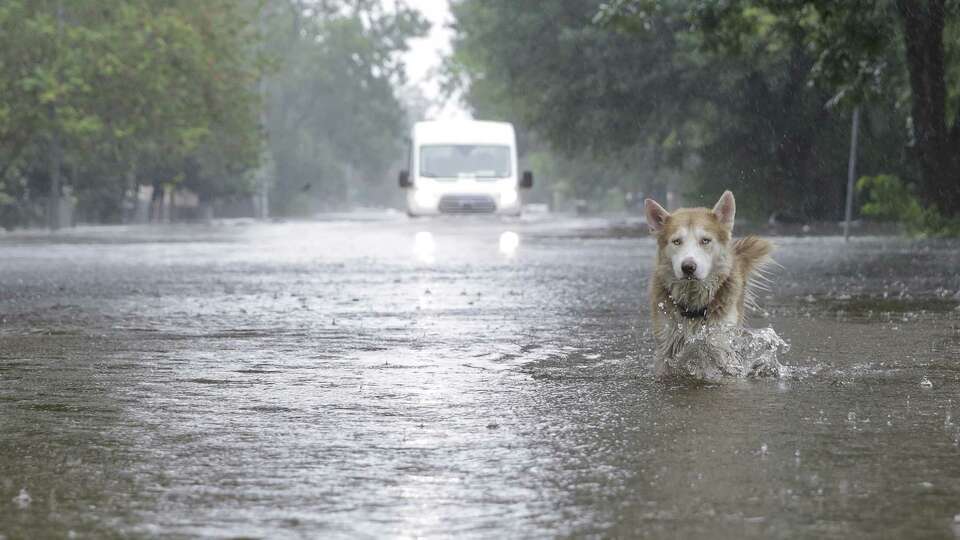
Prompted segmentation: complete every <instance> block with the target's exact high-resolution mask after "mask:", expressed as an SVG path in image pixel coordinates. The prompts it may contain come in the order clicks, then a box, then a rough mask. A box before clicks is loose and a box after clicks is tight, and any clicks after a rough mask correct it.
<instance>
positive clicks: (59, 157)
mask: <svg viewBox="0 0 960 540" xmlns="http://www.w3.org/2000/svg"><path fill="white" fill-rule="evenodd" d="M62 36H63V0H58V1H57V42H56V46H55V49H54V51H55V52H54V62H59V61H60V48H61V46H62ZM58 79H59V77H58ZM58 82H59V81H58ZM50 128H51V130H52V133H51V134H50V163H49V167H50V171H49V173H50V196H49V197H48V199H47V223H48V225H49V227H50V230H51V231H55V230H57V229H59V228H60V184H61V181H60V169H61V167H62V165H63V150H62V148H61V146H60V124H59V118H58V115H57V104H56V102H54V103H51V104H50Z"/></svg>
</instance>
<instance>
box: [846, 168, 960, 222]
mask: <svg viewBox="0 0 960 540" xmlns="http://www.w3.org/2000/svg"><path fill="white" fill-rule="evenodd" d="M857 191H859V192H861V193H865V194H866V197H867V202H865V203H864V204H863V207H862V208H861V212H862V213H863V215H865V216H869V217H872V218H876V219H879V220H883V221H895V222H898V223H900V224H902V225H903V227H904V229H905V230H906V232H907V234H909V235H911V236H920V237H956V236H960V218H950V217H946V216H944V215H943V214H942V213H941V212H940V211H939V210H938V209H937V207H936V206H930V207H926V208H925V207H924V206H923V205H922V204H921V203H920V200H919V199H918V198H917V196H916V194H915V193H914V191H913V189H911V187H910V186H908V185H907V184H905V183H904V182H903V181H901V180H900V178H898V177H896V176H892V175H887V174H880V175H876V176H863V177H861V178H860V180H858V181H857Z"/></svg>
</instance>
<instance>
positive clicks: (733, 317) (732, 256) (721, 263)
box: [644, 191, 773, 380]
mask: <svg viewBox="0 0 960 540" xmlns="http://www.w3.org/2000/svg"><path fill="white" fill-rule="evenodd" d="M644 210H645V213H646V218H647V224H648V225H649V226H650V229H651V233H652V234H655V235H656V239H657V259H656V267H655V268H654V272H653V278H652V279H651V284H650V299H651V308H652V318H653V333H654V337H655V339H656V342H657V350H656V359H655V365H654V371H655V372H656V374H657V376H658V377H673V376H681V377H693V378H696V379H704V380H716V379H719V378H721V377H723V376H724V375H744V374H746V373H745V372H747V371H749V370H750V368H751V366H749V365H748V366H744V365H743V362H742V361H741V358H740V357H739V355H738V353H737V343H736V340H737V338H738V333H737V330H738V329H740V328H741V327H742V324H743V320H744V314H745V310H746V309H748V308H753V307H755V303H754V300H755V295H754V291H755V288H756V287H757V286H758V281H761V280H762V279H763V277H762V274H761V273H760V272H761V271H762V270H763V268H764V267H765V266H766V265H768V264H769V263H770V262H771V259H770V253H771V252H772V251H773V245H772V244H771V243H770V242H768V241H766V240H764V239H761V238H757V237H755V236H747V237H745V238H741V239H739V240H734V239H733V220H734V215H735V213H736V202H735V201H734V198H733V194H732V193H731V192H729V191H725V192H724V193H723V195H722V196H721V197H720V200H719V201H717V204H716V205H715V206H714V207H713V209H712V210H709V209H707V208H681V209H679V210H676V211H674V212H673V213H670V212H667V210H665V209H664V208H663V207H662V206H660V205H659V204H657V202H656V201H654V200H653V199H647V200H646V201H644Z"/></svg>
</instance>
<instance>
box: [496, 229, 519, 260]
mask: <svg viewBox="0 0 960 540" xmlns="http://www.w3.org/2000/svg"><path fill="white" fill-rule="evenodd" d="M519 247H520V235H518V234H517V233H515V232H513V231H505V232H503V233H501V234H500V253H501V254H502V255H506V256H507V257H512V256H514V255H516V253H517V248H519Z"/></svg>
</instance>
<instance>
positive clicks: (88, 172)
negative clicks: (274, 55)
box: [0, 0, 261, 224]
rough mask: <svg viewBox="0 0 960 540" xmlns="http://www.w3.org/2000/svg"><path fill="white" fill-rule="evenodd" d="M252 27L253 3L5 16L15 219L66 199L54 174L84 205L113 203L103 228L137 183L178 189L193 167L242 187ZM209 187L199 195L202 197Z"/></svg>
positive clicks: (24, 5) (46, 1)
mask: <svg viewBox="0 0 960 540" xmlns="http://www.w3.org/2000/svg"><path fill="white" fill-rule="evenodd" d="M256 14H257V4H256V3H254V2H253V1H244V2H231V1H229V0H211V1H208V2H203V3H202V5H199V4H197V3H195V2H190V1H187V0H174V1H170V2H164V3H157V2H144V1H138V0H103V1H100V0H96V1H94V0H74V1H70V2H64V1H56V0H35V1H34V0H31V1H26V0H11V1H9V2H5V3H4V4H3V5H2V6H0V160H2V161H0V162H2V163H3V166H2V168H0V189H2V191H3V192H5V193H6V194H7V197H6V199H7V202H8V203H10V202H11V201H13V202H15V203H16V205H13V204H8V205H7V208H8V210H9V208H10V207H11V206H15V207H16V208H18V209H23V208H27V209H29V208H31V206H32V202H33V201H37V199H38V198H39V197H47V196H50V195H53V196H58V195H59V194H58V193H50V191H51V189H52V184H51V182H50V177H51V176H52V173H54V172H59V173H63V174H64V177H65V179H66V183H67V184H68V185H69V186H70V187H71V188H72V189H73V192H74V194H75V195H76V196H77V197H78V198H79V200H80V202H81V204H85V203H86V202H87V201H91V202H92V201H95V202H96V203H97V204H101V203H104V202H105V201H106V203H107V204H106V206H105V207H104V208H100V209H97V210H96V211H95V213H96V214H98V215H99V216H101V217H105V216H107V215H110V216H113V217H118V216H119V209H120V207H121V203H122V201H123V199H124V197H125V196H130V195H131V194H132V192H133V191H134V190H135V189H136V187H137V186H138V184H139V183H140V182H141V181H145V182H147V183H153V184H155V185H157V184H161V183H167V182H176V181H178V179H181V178H182V177H183V175H184V173H185V171H186V170H187V169H188V168H189V167H188V162H189V163H194V164H199V165H201V167H200V168H199V170H200V171H203V173H202V174H203V175H206V176H207V177H209V176H210V175H211V174H219V175H220V177H221V180H220V182H221V183H222V182H228V183H230V182H234V181H235V180H237V179H242V177H243V174H241V172H240V171H241V170H246V169H249V168H251V167H252V166H253V164H255V162H256V158H257V155H258V153H259V145H260V141H261V138H260V134H259V132H258V127H257V120H256V111H257V107H258V101H257V94H256V92H255V88H254V87H253V82H254V81H255V80H256V77H257V73H258V70H259V62H258V60H257V58H256V56H255V55H254V54H253V52H252V51H253V49H254V48H255V33H253V32H251V28H252V27H251V21H252V20H253V18H254V17H255V16H256ZM53 142H57V143H59V144H58V145H57V146H59V147H61V148H62V153H63V160H62V166H61V167H59V168H58V170H55V171H51V170H50V167H49V166H47V165H46V164H47V163H48V162H49V160H48V159H47V155H48V154H49V153H50V152H51V151H52V149H53V144H52V143H53ZM220 163H230V164H231V167H232V170H230V171H225V170H223V168H222V167H221V168H219V169H218V164H220ZM212 171H218V172H212ZM211 185H213V184H210V183H209V182H206V183H204V182H201V183H196V184H195V185H194V186H193V187H194V188H195V189H197V190H199V191H200V193H201V194H206V193H207V190H206V188H205V186H211ZM236 185H237V186H239V187H240V188H241V189H242V185H243V184H242V182H241V183H239V184H236ZM218 190H219V188H217V189H213V190H212V191H210V192H209V194H210V195H211V196H215V195H216V194H218V193H219V191H218ZM111 194H112V195H111ZM111 208H112V210H111ZM10 224H12V222H11V223H10Z"/></svg>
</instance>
